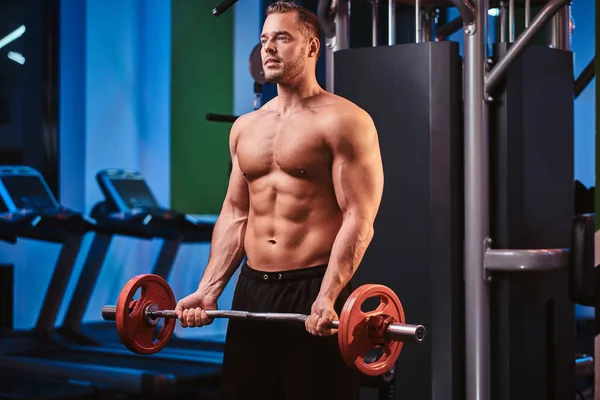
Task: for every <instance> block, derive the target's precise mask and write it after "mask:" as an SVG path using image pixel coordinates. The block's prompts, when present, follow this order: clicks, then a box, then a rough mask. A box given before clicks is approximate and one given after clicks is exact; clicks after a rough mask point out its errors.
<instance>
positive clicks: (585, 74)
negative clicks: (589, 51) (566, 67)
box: [575, 56, 596, 98]
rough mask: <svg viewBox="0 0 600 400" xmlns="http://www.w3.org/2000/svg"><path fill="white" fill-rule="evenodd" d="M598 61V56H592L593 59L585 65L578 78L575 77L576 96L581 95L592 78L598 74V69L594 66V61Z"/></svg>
mask: <svg viewBox="0 0 600 400" xmlns="http://www.w3.org/2000/svg"><path fill="white" fill-rule="evenodd" d="M595 61H596V56H594V57H592V61H590V62H589V63H588V65H586V66H585V68H584V69H583V71H581V73H580V74H579V76H578V77H577V79H575V98H577V97H579V95H580V94H581V93H582V92H583V91H584V90H585V88H586V87H587V85H589V84H590V82H591V81H592V79H594V77H595V76H596V69H595V67H594V63H595Z"/></svg>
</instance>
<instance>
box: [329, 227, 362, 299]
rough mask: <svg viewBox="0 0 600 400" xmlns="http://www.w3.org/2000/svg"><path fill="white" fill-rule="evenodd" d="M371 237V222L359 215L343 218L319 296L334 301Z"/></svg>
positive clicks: (354, 269) (354, 270)
mask: <svg viewBox="0 0 600 400" xmlns="http://www.w3.org/2000/svg"><path fill="white" fill-rule="evenodd" d="M372 238H373V224H372V223H371V222H370V221H368V220H367V219H366V218H363V217H360V216H352V215H351V216H349V217H347V218H345V219H344V222H343V223H342V226H341V228H340V230H339V232H338V234H337V237H336V239H335V242H334V244H333V248H332V250H331V256H330V258H329V264H328V266H327V271H326V272H325V276H324V277H323V282H322V284H321V290H320V292H319V297H322V298H326V299H328V300H331V301H335V300H336V299H337V297H338V296H339V294H340V292H341V291H342V289H343V288H344V287H345V286H346V285H347V284H348V282H349V281H350V279H351V278H352V276H353V275H354V273H355V272H356V269H357V268H358V266H359V264H360V262H361V261H362V258H363V256H364V254H365V251H366V250H367V247H368V246H369V243H371V239H372Z"/></svg>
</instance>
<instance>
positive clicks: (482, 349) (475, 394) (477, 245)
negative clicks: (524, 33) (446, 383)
mask: <svg viewBox="0 0 600 400" xmlns="http://www.w3.org/2000/svg"><path fill="white" fill-rule="evenodd" d="M475 11H476V18H475V24H474V25H471V26H467V27H465V36H464V43H465V47H464V55H465V74H464V79H465V82H464V89H465V100H464V105H465V138H464V151H465V153H464V162H465V165H464V180H465V183H464V184H465V242H464V246H465V265H464V279H465V321H466V322H465V333H466V335H465V336H466V337H465V346H466V394H467V397H466V398H467V400H489V399H490V393H491V391H490V373H489V370H490V353H489V341H490V318H489V293H488V290H489V288H488V284H487V282H486V277H485V274H484V252H485V246H486V244H487V239H488V236H489V194H488V187H489V183H488V170H489V165H488V162H489V161H488V160H489V158H488V139H487V130H488V128H487V125H488V121H487V118H486V117H487V113H486V104H485V101H484V95H485V93H484V68H485V60H486V52H485V49H486V46H485V38H486V33H485V30H486V20H487V13H488V0H476V2H475Z"/></svg>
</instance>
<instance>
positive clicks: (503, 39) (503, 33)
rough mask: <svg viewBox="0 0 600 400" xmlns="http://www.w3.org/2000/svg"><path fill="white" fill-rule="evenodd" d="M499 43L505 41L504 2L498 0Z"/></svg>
mask: <svg viewBox="0 0 600 400" xmlns="http://www.w3.org/2000/svg"><path fill="white" fill-rule="evenodd" d="M500 43H506V3H504V2H503V1H501V2H500Z"/></svg>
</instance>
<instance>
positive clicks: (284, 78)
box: [265, 53, 306, 85]
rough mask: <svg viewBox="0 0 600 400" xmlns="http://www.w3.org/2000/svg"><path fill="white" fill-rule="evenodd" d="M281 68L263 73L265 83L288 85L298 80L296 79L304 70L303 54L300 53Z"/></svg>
mask: <svg viewBox="0 0 600 400" xmlns="http://www.w3.org/2000/svg"><path fill="white" fill-rule="evenodd" d="M282 63H283V65H282V66H283V68H281V69H280V70H277V71H268V70H267V71H265V79H266V80H267V82H271V83H276V84H282V85H290V84H293V83H294V82H296V81H297V80H298V77H299V76H300V75H301V74H302V71H303V70H304V67H305V64H306V60H305V59H304V57H303V54H302V53H300V55H298V57H296V58H295V59H294V60H293V61H290V62H285V63H284V62H283V61H282Z"/></svg>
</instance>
